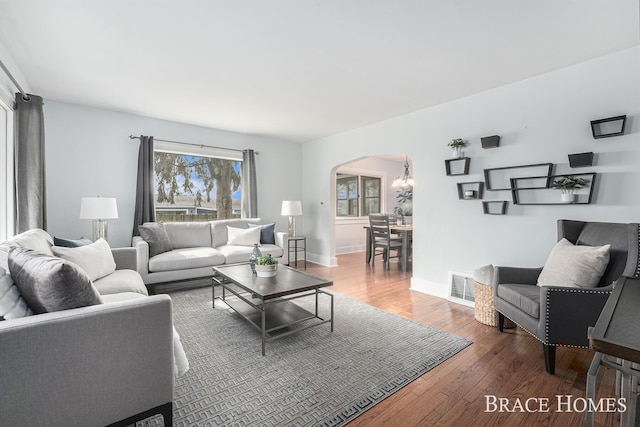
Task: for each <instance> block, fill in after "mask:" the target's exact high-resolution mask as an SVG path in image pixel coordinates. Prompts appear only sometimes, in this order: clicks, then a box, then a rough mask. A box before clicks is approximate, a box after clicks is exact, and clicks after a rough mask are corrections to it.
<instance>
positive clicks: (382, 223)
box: [369, 214, 403, 270]
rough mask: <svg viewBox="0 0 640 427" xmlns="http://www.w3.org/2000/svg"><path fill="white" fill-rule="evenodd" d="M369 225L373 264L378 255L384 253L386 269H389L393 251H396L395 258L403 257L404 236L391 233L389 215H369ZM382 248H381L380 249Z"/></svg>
mask: <svg viewBox="0 0 640 427" xmlns="http://www.w3.org/2000/svg"><path fill="white" fill-rule="evenodd" d="M369 226H370V228H371V246H372V249H373V252H372V255H371V265H375V260H376V256H377V255H382V259H383V261H384V265H385V269H387V270H388V269H389V259H390V258H392V257H391V251H396V256H395V257H393V258H401V257H402V256H403V254H402V238H401V237H397V236H395V235H392V234H391V230H390V227H389V216H388V215H374V214H371V215H369ZM380 249H381V250H380Z"/></svg>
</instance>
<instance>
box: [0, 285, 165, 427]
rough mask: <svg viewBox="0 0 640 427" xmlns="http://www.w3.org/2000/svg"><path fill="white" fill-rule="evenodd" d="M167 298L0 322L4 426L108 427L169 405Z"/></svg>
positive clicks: (0, 402)
mask: <svg viewBox="0 0 640 427" xmlns="http://www.w3.org/2000/svg"><path fill="white" fill-rule="evenodd" d="M172 323H173V320H172V312H171V299H170V298H169V297H168V296H167V295H157V296H152V297H145V298H136V299H132V300H128V301H123V302H118V303H108V304H100V305H94V306H90V307H82V308H77V309H72V310H65V311H60V312H55V313H46V314H39V315H34V316H29V317H24V318H20V319H14V320H10V321H4V322H0V348H1V349H2V351H0V366H2V371H1V373H0V382H1V383H2V387H0V421H1V422H0V423H1V424H2V425H12V426H22V425H23V426H26V425H47V426H69V425H108V424H111V423H114V422H117V421H120V420H123V419H126V418H128V417H131V416H133V415H136V414H139V413H141V412H144V411H147V410H150V409H152V408H156V407H158V406H161V405H166V404H167V403H170V402H172V399H173V378H174V377H173V327H172Z"/></svg>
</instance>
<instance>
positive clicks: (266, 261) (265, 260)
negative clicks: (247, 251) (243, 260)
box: [256, 254, 278, 265]
mask: <svg viewBox="0 0 640 427" xmlns="http://www.w3.org/2000/svg"><path fill="white" fill-rule="evenodd" d="M277 263H278V260H277V259H275V258H274V257H272V256H271V254H266V255H260V256H259V257H258V259H256V264H258V265H274V264H277Z"/></svg>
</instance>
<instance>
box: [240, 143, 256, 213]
mask: <svg viewBox="0 0 640 427" xmlns="http://www.w3.org/2000/svg"><path fill="white" fill-rule="evenodd" d="M257 182H258V180H257V178H256V153H255V152H254V151H253V150H244V151H243V152H242V214H243V216H244V217H245V218H257V217H258V184H257Z"/></svg>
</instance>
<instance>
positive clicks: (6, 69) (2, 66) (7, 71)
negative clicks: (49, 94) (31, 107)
mask: <svg viewBox="0 0 640 427" xmlns="http://www.w3.org/2000/svg"><path fill="white" fill-rule="evenodd" d="M0 67H1V68H2V71H4V73H5V74H6V75H7V76H8V77H9V79H11V82H12V83H13V84H14V86H15V87H17V88H18V91H20V93H21V94H22V99H24V100H25V101H28V100H30V99H31V97H30V96H29V95H27V94H26V93H25V91H24V90H22V88H21V87H20V84H19V83H18V81H17V80H16V79H14V78H13V75H12V74H11V73H10V72H9V69H8V68H7V67H5V65H4V63H3V62H2V60H0Z"/></svg>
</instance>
